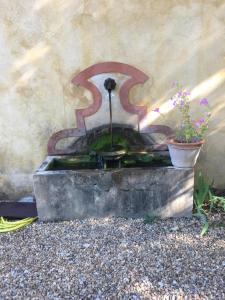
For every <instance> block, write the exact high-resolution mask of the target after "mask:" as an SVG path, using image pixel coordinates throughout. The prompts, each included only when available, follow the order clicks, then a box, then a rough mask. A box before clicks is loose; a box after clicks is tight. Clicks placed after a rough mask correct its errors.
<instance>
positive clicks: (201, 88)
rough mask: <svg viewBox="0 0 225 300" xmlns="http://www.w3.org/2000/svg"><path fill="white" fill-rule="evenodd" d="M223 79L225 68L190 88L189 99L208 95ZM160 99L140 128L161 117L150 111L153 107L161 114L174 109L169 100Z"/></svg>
mask: <svg viewBox="0 0 225 300" xmlns="http://www.w3.org/2000/svg"><path fill="white" fill-rule="evenodd" d="M224 81H225V69H221V70H219V71H218V72H216V73H215V74H214V75H212V76H211V77H209V78H207V79H206V80H204V81H203V82H201V83H200V84H198V85H197V86H196V87H194V88H193V89H192V90H191V95H190V101H194V100H195V99H197V98H201V97H203V96H207V95H209V94H210V93H212V92H213V91H215V90H216V89H217V88H218V87H219V86H220V85H221V84H222V83H223V82H224ZM187 90H188V89H187ZM174 94H175V93H174ZM162 101H163V99H160V100H159V101H157V102H156V103H155V105H154V107H152V108H151V111H150V112H149V113H148V114H147V116H146V117H145V119H144V120H143V121H142V122H141V124H140V128H141V129H143V128H145V127H146V126H148V125H150V124H154V123H155V121H156V120H157V119H158V118H160V117H162V115H160V114H159V113H156V112H153V111H152V110H153V109H154V108H159V110H160V112H161V113H162V114H163V115H166V114H168V113H169V112H170V111H172V110H173V109H174V107H173V105H172V102H171V100H165V102H164V103H163V104H161V103H162ZM217 111H219V109H217Z"/></svg>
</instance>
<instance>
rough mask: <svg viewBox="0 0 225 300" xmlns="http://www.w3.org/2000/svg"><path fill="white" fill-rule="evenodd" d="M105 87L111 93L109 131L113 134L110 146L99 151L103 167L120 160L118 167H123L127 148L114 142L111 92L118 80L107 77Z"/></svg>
mask: <svg viewBox="0 0 225 300" xmlns="http://www.w3.org/2000/svg"><path fill="white" fill-rule="evenodd" d="M104 87H105V89H106V90H107V91H108V95H109V118H110V121H109V132H110V136H111V143H110V147H107V148H106V149H103V150H102V151H100V152H98V155H99V156H100V158H101V160H102V164H103V167H104V168H106V167H107V162H116V161H117V162H118V167H119V168H120V167H121V161H120V159H121V158H122V157H123V156H124V155H125V154H126V150H125V149H124V148H123V147H122V146H120V145H114V142H113V125H112V97H111V93H112V90H114V89H115V88H116V81H115V80H114V79H112V78H107V79H106V80H105V82H104Z"/></svg>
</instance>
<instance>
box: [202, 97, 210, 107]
mask: <svg viewBox="0 0 225 300" xmlns="http://www.w3.org/2000/svg"><path fill="white" fill-rule="evenodd" d="M200 105H209V101H208V99H207V98H202V99H201V100H200Z"/></svg>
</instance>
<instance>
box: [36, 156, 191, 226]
mask: <svg viewBox="0 0 225 300" xmlns="http://www.w3.org/2000/svg"><path fill="white" fill-rule="evenodd" d="M56 158H57V159H63V157H59V156H49V157H47V158H46V160H45V161H44V162H43V164H42V165H41V167H40V168H39V169H38V170H37V171H36V173H35V174H34V176H33V183H34V193H35V197H36V204H37V211H38V217H39V219H40V220H43V221H55V220H72V219H75V218H78V219H83V218H100V217H111V216H115V217H125V218H128V217H129V218H130V217H131V218H140V217H146V215H151V216H158V217H160V218H170V217H189V216H191V215H192V208H193V186H194V172H193V170H192V169H191V170H186V169H176V168H174V167H172V166H166V167H147V168H146V167H145V168H139V167H138V168H120V169H108V170H103V169H77V170H54V171H52V170H49V168H50V166H51V164H52V162H53V160H54V159H56Z"/></svg>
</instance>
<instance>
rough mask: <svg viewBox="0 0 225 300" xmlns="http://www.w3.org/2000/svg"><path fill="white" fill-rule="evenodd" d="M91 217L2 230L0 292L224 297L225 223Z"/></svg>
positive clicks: (14, 295)
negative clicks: (204, 231) (203, 227)
mask: <svg viewBox="0 0 225 300" xmlns="http://www.w3.org/2000/svg"><path fill="white" fill-rule="evenodd" d="M199 232H200V223H199V221H198V220H196V219H194V218H193V219H179V220H172V219H171V220H165V221H160V220H158V221H156V222H155V223H153V224H144V222H143V220H141V219H139V220H126V219H120V218H118V219H115V218H105V219H100V220H96V219H89V220H84V221H72V222H59V223H41V222H36V223H34V224H33V225H31V226H29V227H27V228H26V229H24V230H20V231H17V232H14V233H7V234H1V235H0V299H1V300H2V299H18V300H19V299H23V300H25V299H37V300H41V299H54V300H55V299H96V300H97V299H99V300H100V299H218V300H222V299H225V278H224V273H225V272H224V271H225V241H224V237H225V230H224V228H223V227H220V228H219V227H214V228H212V229H211V230H210V233H209V234H208V235H207V236H205V237H203V238H201V237H200V236H199Z"/></svg>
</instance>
